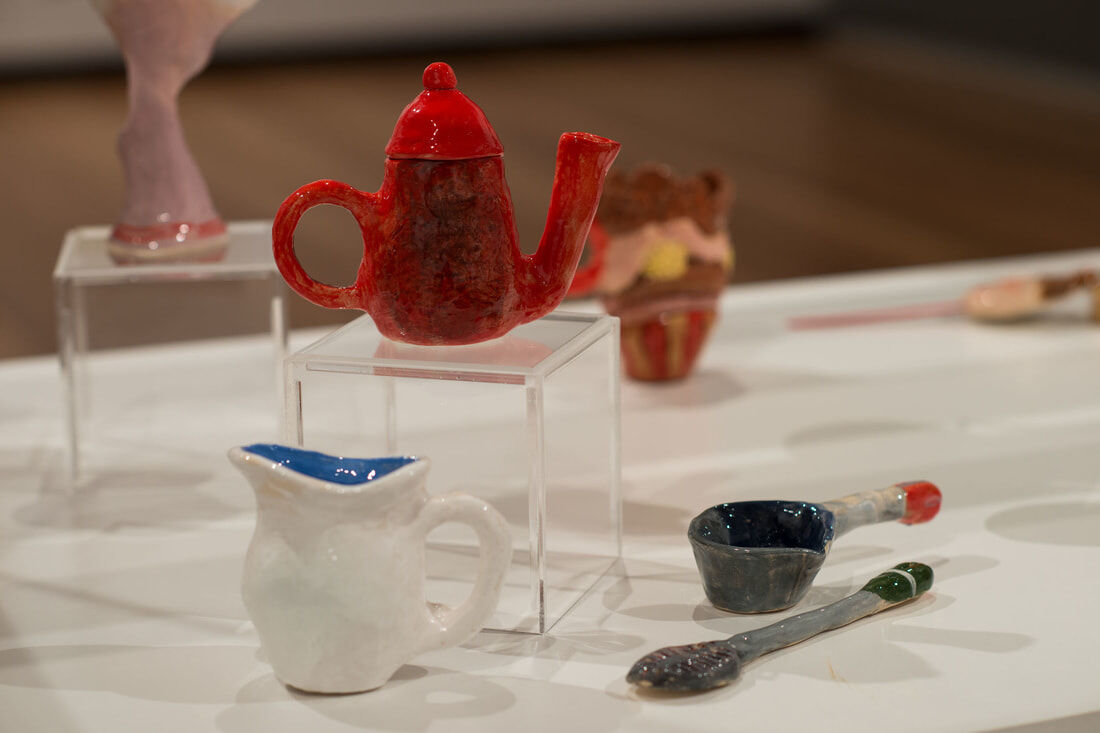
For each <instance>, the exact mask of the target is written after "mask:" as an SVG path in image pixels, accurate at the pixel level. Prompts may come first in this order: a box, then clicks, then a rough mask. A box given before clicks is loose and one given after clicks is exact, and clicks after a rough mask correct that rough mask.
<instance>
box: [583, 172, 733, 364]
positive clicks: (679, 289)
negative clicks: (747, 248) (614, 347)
mask: <svg viewBox="0 0 1100 733" xmlns="http://www.w3.org/2000/svg"><path fill="white" fill-rule="evenodd" d="M732 204H733V186H732V185H731V183H730V181H729V179H727V178H726V176H724V175H723V174H722V173H720V172H718V171H705V172H703V173H700V174H698V175H696V176H694V177H691V178H683V179H682V178H677V177H676V176H675V175H673V173H672V171H671V170H670V169H669V168H667V167H666V166H659V165H652V164H648V165H643V166H639V167H637V168H635V169H633V170H632V171H629V172H627V173H623V172H622V171H612V172H611V174H610V175H609V176H608V178H607V182H606V183H605V184H604V192H603V198H602V199H601V201H600V206H599V210H598V211H597V213H596V223H594V224H593V226H592V232H591V234H590V235H589V241H590V243H591V244H592V255H591V259H590V262H589V264H588V265H587V266H586V267H584V268H582V269H581V270H580V271H578V273H577V276H576V277H575V278H574V280H573V288H572V289H571V291H570V292H571V293H572V294H574V295H577V294H583V293H586V292H590V291H594V292H596V293H598V294H599V296H600V297H601V299H602V300H603V304H604V307H605V308H607V312H608V313H610V314H611V315H613V316H618V317H619V319H620V320H621V321H622V356H623V364H624V366H625V368H626V372H627V374H628V375H629V376H631V377H633V378H634V379H640V380H647V381H663V380H671V379H681V378H683V377H685V376H687V375H688V374H689V373H690V372H691V369H692V366H693V365H694V364H695V360H696V358H697V357H698V356H699V352H700V351H701V350H702V347H703V344H704V343H705V341H706V338H707V335H708V333H709V331H710V328H711V325H712V324H713V323H714V318H715V311H716V305H717V300H718V296H719V294H720V293H721V292H722V288H723V287H724V286H725V284H726V281H727V280H728V279H729V273H730V270H731V269H732V267H733V247H732V245H731V244H730V238H729V233H728V230H727V227H728V222H727V217H728V213H729V209H730V207H731V205H732Z"/></svg>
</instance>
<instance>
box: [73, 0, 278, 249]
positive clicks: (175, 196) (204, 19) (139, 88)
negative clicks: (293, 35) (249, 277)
mask: <svg viewBox="0 0 1100 733" xmlns="http://www.w3.org/2000/svg"><path fill="white" fill-rule="evenodd" d="M255 2H256V0H92V4H93V5H95V7H96V8H97V9H98V10H99V12H100V13H101V14H102V15H103V17H104V19H105V20H106V21H107V25H108V26H110V28H111V31H112V33H114V36H115V38H116V39H117V40H118V44H119V46H120V47H121V49H122V55H123V57H124V58H125V60H126V74H127V79H128V84H129V102H130V110H129V115H128V117H127V119H126V125H125V127H123V129H122V133H121V134H120V135H119V140H118V147H119V156H120V157H121V159H122V166H123V172H124V174H125V177H126V204H125V206H124V207H123V210H122V215H121V216H120V218H119V220H118V222H117V223H116V224H115V227H114V229H113V230H112V232H111V242H110V244H109V251H110V254H111V257H112V258H113V259H114V260H115V261H116V262H119V263H127V264H129V263H140V262H165V261H211V260H218V259H221V258H222V257H223V256H224V255H225V249H226V246H227V244H228V237H227V235H226V230H225V224H224V223H223V222H222V220H221V217H220V216H218V212H217V211H216V210H215V209H214V204H213V203H212V202H211V200H210V192H209V191H208V190H207V188H206V182H205V181H204V180H203V177H202V173H201V172H200V171H199V167H198V165H197V164H196V163H195V160H194V159H193V158H192V157H191V153H190V151H188V149H187V142H186V141H185V140H184V137H183V128H182V127H181V125H180V121H179V116H178V115H177V105H176V100H177V97H178V95H179V92H180V90H181V89H182V88H183V85H184V84H186V83H187V81H188V80H189V79H191V78H192V77H194V76H195V75H196V74H198V73H199V71H201V70H202V68H203V67H204V66H205V65H206V63H207V61H209V60H210V54H211V51H212V50H213V48H214V41H215V40H217V38H218V35H219V34H220V33H221V32H222V31H223V30H225V28H226V26H228V25H229V24H230V23H231V22H232V21H233V20H234V19H235V18H236V17H237V16H239V15H240V14H241V13H242V12H244V11H245V10H246V9H247V8H249V7H250V6H252V5H253V4H254V3H255Z"/></svg>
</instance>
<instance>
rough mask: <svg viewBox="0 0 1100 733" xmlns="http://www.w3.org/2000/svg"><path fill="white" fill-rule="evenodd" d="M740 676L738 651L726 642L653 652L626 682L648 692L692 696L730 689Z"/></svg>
mask: <svg viewBox="0 0 1100 733" xmlns="http://www.w3.org/2000/svg"><path fill="white" fill-rule="evenodd" d="M740 673H741V660H740V658H739V657H738V656H737V650H736V649H735V648H734V646H733V644H731V643H730V642H729V641H727V640H724V639H723V640H721V641H705V642H699V643H696V644H682V645H680V646H666V647H664V648H661V649H658V650H657V651H655V652H651V653H649V654H647V655H645V656H644V657H642V658H641V659H639V660H638V661H637V662H635V663H634V666H633V667H631V668H630V672H628V673H627V675H626V681H627V682H629V683H631V684H633V685H638V686H639V687H643V688H648V689H655V690H668V691H670V692H692V691H697V690H710V689H713V688H715V687H722V686H723V685H728V684H729V683H730V682H733V681H734V680H735V679H737V677H738V675H739V674H740Z"/></svg>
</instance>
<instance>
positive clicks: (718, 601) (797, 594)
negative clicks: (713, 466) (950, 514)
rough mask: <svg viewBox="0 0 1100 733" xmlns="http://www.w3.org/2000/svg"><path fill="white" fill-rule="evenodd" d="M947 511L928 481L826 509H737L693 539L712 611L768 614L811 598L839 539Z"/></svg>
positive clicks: (711, 517)
mask: <svg viewBox="0 0 1100 733" xmlns="http://www.w3.org/2000/svg"><path fill="white" fill-rule="evenodd" d="M940 504H941V493H940V490H939V489H938V488H937V487H936V486H935V485H934V484H932V483H930V482H928V481H910V482H906V483H901V484H895V485H894V486H890V487H887V488H885V489H878V490H874V491H864V492H861V493H857V494H850V495H848V496H844V497H841V498H839V499H834V500H832V501H829V502H825V503H822V504H813V503H808V502H795V501H740V502H731V503H726V504H719V505H717V506H714V507H711V508H709V509H707V510H705V511H703V512H702V513H701V514H699V515H698V516H697V517H695V518H694V519H693V520H692V521H691V524H690V525H689V527H688V539H689V540H690V541H691V546H692V551H693V552H694V554H695V562H696V565H697V566H698V568H699V575H700V577H701V578H702V581H703V588H704V590H706V593H707V598H708V599H710V602H711V603H713V604H714V605H715V606H716V607H718V608H721V609H724V610H727V611H734V612H737V613H764V612H768V611H778V610H782V609H784V608H789V607H790V606H793V605H794V604H795V603H797V602H798V601H800V600H801V599H802V598H803V596H805V595H806V592H807V591H808V590H809V589H810V586H811V585H812V584H813V580H814V578H815V577H816V576H817V572H818V571H819V570H820V569H821V565H822V564H823V563H824V562H825V558H826V556H827V554H828V552H829V548H830V546H831V544H832V541H833V539H835V538H836V537H840V536H841V535H843V534H845V533H847V532H849V531H850V530H852V529H855V528H856V527H859V526H862V525H864V524H872V523H876V522H885V521H899V522H902V523H903V524H919V523H922V522H927V521H929V520H930V519H932V518H933V517H934V516H935V515H936V513H937V512H938V511H939V508H940Z"/></svg>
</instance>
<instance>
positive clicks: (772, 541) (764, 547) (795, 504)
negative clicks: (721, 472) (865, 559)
mask: <svg viewBox="0 0 1100 733" xmlns="http://www.w3.org/2000/svg"><path fill="white" fill-rule="evenodd" d="M749 509H751V510H757V511H759V513H760V514H759V516H758V515H750V516H748V517H746V516H745V514H744V510H749ZM791 509H797V510H798V511H800V512H809V517H810V519H809V521H808V522H807V523H808V524H811V525H820V534H819V535H816V536H815V535H814V534H811V535H810V536H807V537H802V538H800V539H799V541H798V542H790V543H779V541H778V538H777V537H774V536H772V537H768V536H765V535H766V534H767V533H768V531H770V530H774V529H775V525H776V524H777V523H773V524H772V525H770V526H767V527H761V526H759V524H760V523H759V522H758V521H756V520H758V519H759V518H760V516H764V517H778V516H779V515H780V513H782V512H785V511H787V512H789V511H790V510H791ZM736 510H741V511H742V514H741V515H740V516H738V517H737V521H738V523H739V525H740V526H738V527H737V528H736V532H737V533H740V534H738V536H737V539H738V540H739V541H743V539H742V534H745V535H750V536H754V537H755V540H754V541H756V542H757V543H758V544H735V543H734V542H733V541H732V539H733V538H730V539H729V540H727V539H725V538H721V537H717V536H715V534H714V533H713V532H710V531H709V530H708V528H707V527H706V525H707V524H708V522H710V521H714V520H718V521H720V520H721V515H722V514H723V513H724V514H726V515H727V517H726V518H729V519H733V512H734V511H736ZM754 525H756V526H754ZM727 528H729V529H731V530H732V529H733V528H730V527H729V525H727ZM835 533H836V517H835V515H834V514H833V513H832V512H831V511H829V510H828V509H826V508H825V507H824V506H822V505H821V504H816V503H813V502H808V501H786V500H782V499H762V500H757V501H735V502H725V503H722V504H715V505H714V506H711V507H708V508H706V509H704V510H703V511H702V512H700V513H699V514H697V515H696V516H695V517H694V518H693V519H692V520H691V524H689V525H688V539H689V540H690V541H691V542H693V543H697V544H699V545H701V546H704V547H711V548H714V549H716V550H719V551H721V552H723V553H726V554H729V555H731V556H737V555H740V554H743V553H749V552H751V553H752V554H780V553H784V554H789V553H798V554H809V555H821V556H824V555H825V554H826V553H827V552H828V550H829V545H830V544H831V543H832V541H833V538H834V535H835Z"/></svg>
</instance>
